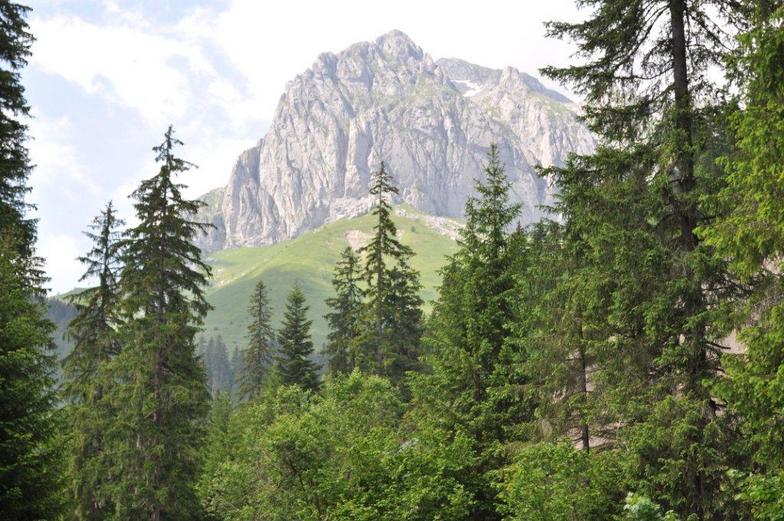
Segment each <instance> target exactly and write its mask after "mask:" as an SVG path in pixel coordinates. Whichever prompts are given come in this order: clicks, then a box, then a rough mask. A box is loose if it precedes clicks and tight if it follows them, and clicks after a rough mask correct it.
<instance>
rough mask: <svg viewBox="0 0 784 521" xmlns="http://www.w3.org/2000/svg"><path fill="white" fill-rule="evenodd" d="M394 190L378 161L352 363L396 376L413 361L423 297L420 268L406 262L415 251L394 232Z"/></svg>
mask: <svg viewBox="0 0 784 521" xmlns="http://www.w3.org/2000/svg"><path fill="white" fill-rule="evenodd" d="M397 193H398V189H397V188H396V187H395V185H394V184H393V183H392V178H391V176H390V175H389V173H388V172H387V171H386V168H385V166H384V163H383V162H382V163H381V166H380V167H379V169H378V171H377V172H375V173H374V174H373V180H372V185H371V187H370V194H371V195H374V196H376V205H375V207H374V208H373V216H374V217H375V218H376V225H375V226H374V227H373V237H372V238H371V240H370V242H369V243H368V244H367V245H365V246H363V247H362V248H361V249H360V250H359V253H360V254H361V255H364V257H365V266H364V273H363V276H364V279H365V282H366V285H367V287H366V290H365V295H364V297H365V304H364V311H363V313H362V319H361V324H360V326H359V328H360V332H359V335H358V336H357V339H356V340H355V351H356V357H357V365H358V366H359V367H360V368H361V369H362V370H363V371H366V372H371V373H377V374H381V375H384V376H388V377H390V378H391V379H392V380H393V381H394V382H399V381H400V379H401V378H402V376H403V374H404V373H405V371H408V370H411V369H414V368H416V367H417V364H418V358H419V351H420V337H421V322H422V316H421V310H420V307H421V305H422V300H421V298H420V297H419V293H418V292H419V288H420V283H419V274H418V273H417V272H416V271H415V270H414V269H413V268H411V265H410V261H411V257H412V256H413V254H414V252H413V251H412V250H411V248H410V247H408V246H406V245H405V244H402V243H401V242H400V240H399V239H398V237H397V227H396V226H395V223H394V222H393V221H392V206H391V203H390V200H389V198H390V197H391V196H393V195H396V194H397Z"/></svg>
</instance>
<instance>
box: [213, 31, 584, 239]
mask: <svg viewBox="0 0 784 521" xmlns="http://www.w3.org/2000/svg"><path fill="white" fill-rule="evenodd" d="M574 110H575V108H574V105H573V104H572V103H571V102H570V101H569V100H568V99H567V98H566V97H564V96H563V95H561V94H559V93H557V92H554V91H552V90H549V89H547V88H546V87H544V86H543V85H542V84H541V83H540V82H539V81H538V80H537V79H536V78H534V77H533V76H530V75H528V74H525V73H522V72H520V71H518V70H516V69H514V68H511V67H507V68H504V69H503V70H498V69H491V68H487V67H482V66H479V65H474V64H471V63H469V62H466V61H463V60H459V59H454V58H449V59H441V60H438V61H437V62H436V61H433V59H432V58H431V57H430V56H429V55H428V54H427V53H425V52H424V51H423V50H422V49H421V48H420V47H419V46H417V45H416V44H415V43H414V42H413V41H412V40H411V39H410V38H409V37H408V36H407V35H405V34H404V33H402V32H400V31H391V32H389V33H386V34H384V35H382V36H380V37H378V38H377V39H375V40H374V41H372V42H363V43H357V44H354V45H352V46H350V47H348V48H347V49H345V50H343V51H341V52H338V53H324V54H321V55H320V56H319V57H318V58H317V60H316V62H315V63H314V65H313V66H312V67H311V68H310V69H308V70H307V71H305V72H303V73H302V74H300V75H298V76H297V77H295V78H294V79H293V80H292V81H291V82H289V83H288V85H287V87H286V91H285V92H284V93H283V95H282V96H281V99H280V102H279V104H278V107H277V110H276V113H275V117H274V119H273V121H272V124H271V125H270V129H269V132H268V133H267V135H266V136H265V137H264V139H263V140H262V141H260V142H259V144H258V145H257V146H256V147H254V148H252V149H250V150H248V151H246V152H244V153H243V154H241V155H240V157H239V158H238V160H237V163H236V165H235V167H234V169H233V171H232V174H231V176H230V179H229V183H228V185H227V186H226V188H225V189H224V190H223V191H222V193H221V194H220V197H219V196H218V195H217V193H211V198H212V200H213V201H217V200H218V199H220V202H219V203H218V202H215V203H214V204H212V205H211V206H210V209H209V211H208V212H207V213H208V215H206V217H207V218H209V219H210V220H211V221H212V222H213V223H214V224H215V225H216V230H214V231H213V232H211V233H210V235H209V236H206V237H204V239H203V241H202V246H203V247H204V248H205V249H208V250H212V249H218V248H223V247H234V246H250V245H260V244H269V243H273V242H276V241H279V240H282V239H286V238H289V237H294V236H296V235H298V234H299V233H302V232H303V231H305V230H308V229H312V228H314V227H317V226H319V225H321V224H324V223H326V222H329V221H332V220H335V219H339V218H341V217H346V216H352V215H357V214H361V213H364V212H366V211H367V210H368V209H369V208H370V205H371V203H372V201H371V199H370V198H369V197H368V196H367V189H368V181H369V179H370V173H371V172H372V171H373V170H374V169H375V168H377V167H378V164H379V162H380V161H381V160H384V161H386V163H387V165H388V166H389V169H390V171H391V172H392V174H393V175H394V177H395V179H396V181H397V183H398V186H399V188H400V192H401V196H400V199H401V200H403V201H406V202H408V203H410V204H411V205H413V206H414V207H415V208H417V209H418V210H421V211H424V212H427V213H430V214H433V215H436V216H447V217H455V216H460V215H462V211H463V208H464V206H465V201H466V198H467V197H468V196H469V195H470V194H472V193H473V183H474V179H475V178H477V177H478V176H480V175H481V171H482V165H483V163H484V161H485V156H486V153H487V150H488V148H489V145H490V143H497V144H498V145H499V149H500V151H501V156H502V159H503V161H504V162H505V164H506V167H507V172H508V174H509V177H510V180H511V181H512V190H513V196H514V197H515V199H516V200H517V201H519V202H521V203H522V204H523V215H522V219H523V221H524V222H525V223H527V222H531V221H533V220H536V219H538V218H540V217H541V215H542V214H541V210H540V209H539V205H541V204H549V203H551V202H552V199H553V195H554V192H553V187H552V186H550V185H549V183H548V182H547V180H544V179H541V178H539V177H538V176H537V175H536V173H535V169H534V167H535V166H536V165H538V164H542V165H545V166H546V165H552V164H562V163H563V161H564V160H565V158H566V156H567V154H568V153H569V152H573V151H574V152H580V153H587V152H589V151H590V150H591V149H592V148H593V140H592V138H591V135H590V134H589V133H588V131H587V130H586V129H585V127H583V126H582V125H581V124H580V123H579V122H578V121H577V119H576V117H575V113H574Z"/></svg>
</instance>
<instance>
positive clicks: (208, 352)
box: [199, 335, 233, 397]
mask: <svg viewBox="0 0 784 521" xmlns="http://www.w3.org/2000/svg"><path fill="white" fill-rule="evenodd" d="M199 354H200V355H201V356H202V357H203V360H204V368H205V369H206V371H207V385H208V386H209V388H210V394H211V395H212V396H213V397H215V395H216V393H218V392H219V391H223V392H226V393H228V392H229V391H231V386H232V382H233V375H232V368H231V363H230V362H229V352H228V350H227V349H226V344H224V343H223V339H222V338H221V337H220V335H218V338H212V337H210V339H209V341H207V342H206V343H205V342H204V341H203V338H202V339H201V340H200V343H199Z"/></svg>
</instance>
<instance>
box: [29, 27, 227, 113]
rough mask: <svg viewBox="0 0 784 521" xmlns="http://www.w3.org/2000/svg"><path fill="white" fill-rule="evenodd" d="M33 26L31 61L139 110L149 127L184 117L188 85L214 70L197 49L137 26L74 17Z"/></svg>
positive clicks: (87, 88) (188, 92) (189, 90)
mask: <svg viewBox="0 0 784 521" xmlns="http://www.w3.org/2000/svg"><path fill="white" fill-rule="evenodd" d="M31 26H32V30H33V32H34V34H36V35H37V38H38V39H37V41H36V43H35V45H34V47H33V56H32V59H31V64H32V65H34V66H38V67H40V68H41V69H42V70H43V71H45V72H48V73H51V74H57V75H59V76H62V77H63V78H65V79H67V80H69V81H72V82H74V83H76V84H77V85H79V86H80V87H81V88H83V89H84V90H85V91H86V92H88V93H90V94H97V95H101V96H105V97H109V98H110V99H112V100H113V101H115V102H116V103H118V104H120V105H123V106H127V107H131V108H134V109H136V110H138V111H139V113H140V114H141V115H142V117H143V118H144V119H145V120H146V121H147V122H149V123H150V124H151V125H157V126H161V125H164V124H165V123H166V122H168V121H171V120H173V119H179V118H182V117H183V116H185V115H186V112H187V111H188V109H189V106H190V105H191V104H192V103H193V99H192V83H193V82H194V81H195V80H197V79H198V78H199V77H200V76H202V75H205V74H206V75H209V74H212V69H211V67H210V65H209V63H208V62H207V60H205V59H204V57H203V56H202V55H201V53H200V51H199V49H197V48H195V47H193V46H192V45H190V44H189V43H187V42H183V41H179V40H177V39H174V38H166V37H162V36H159V35H156V34H149V33H147V32H144V31H142V30H139V29H137V28H133V27H127V26H97V25H94V24H90V23H87V22H85V21H83V20H80V19H78V18H75V17H73V16H56V17H54V18H50V19H45V20H43V19H34V20H33V22H32V24H31ZM178 60H179V61H180V62H182V63H179V64H178V63H177V61H178Z"/></svg>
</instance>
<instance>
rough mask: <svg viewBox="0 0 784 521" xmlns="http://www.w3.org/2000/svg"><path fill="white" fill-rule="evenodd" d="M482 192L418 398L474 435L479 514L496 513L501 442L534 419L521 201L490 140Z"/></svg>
mask: <svg viewBox="0 0 784 521" xmlns="http://www.w3.org/2000/svg"><path fill="white" fill-rule="evenodd" d="M484 174H485V175H484V179H482V180H481V181H479V180H478V181H477V182H476V191H477V196H476V197H473V198H470V199H469V200H468V201H467V203H466V217H467V222H466V226H465V227H464V228H463V230H462V232H461V238H460V248H459V250H458V252H457V253H456V254H455V255H454V256H453V257H452V258H451V259H450V260H449V262H448V263H447V266H446V267H445V268H444V270H443V272H442V276H443V282H442V285H441V287H440V289H439V298H438V300H437V302H436V303H435V304H434V309H433V314H432V316H431V318H430V321H429V323H428V329H427V332H426V336H425V344H426V347H427V349H428V351H429V352H430V353H431V355H430V357H429V359H428V361H429V362H430V366H431V368H432V371H431V374H426V375H423V376H421V377H419V378H418V379H417V380H418V383H417V384H416V390H415V393H414V396H415V399H416V400H417V401H418V402H419V403H420V404H421V406H422V408H423V410H424V411H428V414H431V415H435V416H437V417H441V418H443V420H442V421H446V422H449V425H451V427H452V428H453V429H456V430H460V431H462V432H466V433H467V434H469V435H470V436H471V437H472V438H473V439H474V440H475V443H476V449H477V451H478V453H477V458H476V461H475V463H474V465H475V466H474V467H473V469H472V471H471V472H470V473H469V475H467V476H466V483H465V485H466V487H467V488H468V489H469V490H471V492H472V493H473V494H475V497H476V500H477V501H476V508H475V511H474V514H473V515H474V518H477V519H479V518H481V519H495V518H497V514H495V512H494V511H495V506H494V502H495V500H494V497H495V491H494V489H493V486H492V485H491V481H492V477H491V476H490V473H491V472H492V471H493V470H494V469H495V468H498V466H499V465H501V464H503V462H499V461H498V458H497V454H498V453H499V451H498V449H499V447H500V446H502V444H504V443H507V442H510V441H513V440H514V441H516V440H519V439H524V438H521V434H520V433H519V432H515V426H516V425H519V424H521V423H523V422H527V421H529V420H530V419H531V414H532V405H531V403H530V402H531V400H530V398H529V393H526V388H525V385H526V384H527V379H526V378H525V375H523V374H521V372H520V370H519V368H520V367H522V362H523V360H522V359H521V356H520V354H519V353H517V352H515V351H514V350H513V349H512V348H511V347H510V344H509V343H508V342H507V340H508V338H509V337H510V336H511V331H512V324H513V323H514V317H515V299H514V297H515V296H516V292H515V275H516V273H515V270H516V269H517V263H518V262H519V259H515V258H514V255H513V254H512V253H513V251H514V250H513V249H512V247H511V245H510V234H509V228H510V227H511V225H512V223H514V221H515V219H516V218H517V216H518V213H519V211H520V207H519V205H516V204H512V203H511V202H510V201H509V190H510V184H509V181H508V179H507V178H506V174H505V172H504V169H503V165H502V164H501V162H500V159H499V155H498V149H497V147H496V146H495V145H493V146H491V147H490V151H489V156H488V163H487V165H486V167H485V171H484Z"/></svg>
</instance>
